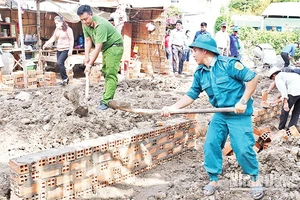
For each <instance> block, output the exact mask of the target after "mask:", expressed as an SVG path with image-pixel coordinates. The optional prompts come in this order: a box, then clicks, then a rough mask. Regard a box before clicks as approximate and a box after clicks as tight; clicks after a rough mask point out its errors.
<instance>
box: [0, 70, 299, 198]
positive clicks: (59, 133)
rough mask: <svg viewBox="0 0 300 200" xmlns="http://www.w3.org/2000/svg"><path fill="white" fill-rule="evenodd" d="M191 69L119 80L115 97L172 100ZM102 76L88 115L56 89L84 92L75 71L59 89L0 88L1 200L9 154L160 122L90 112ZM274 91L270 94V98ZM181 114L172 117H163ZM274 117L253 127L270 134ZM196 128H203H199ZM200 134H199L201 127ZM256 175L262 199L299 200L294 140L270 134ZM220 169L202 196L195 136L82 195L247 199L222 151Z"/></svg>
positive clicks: (262, 82)
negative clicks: (183, 148) (176, 152)
mask: <svg viewBox="0 0 300 200" xmlns="http://www.w3.org/2000/svg"><path fill="white" fill-rule="evenodd" d="M258 74H259V77H260V78H259V85H258V87H257V90H256V91H255V93H254V95H253V98H254V107H256V108H259V107H260V106H261V105H260V103H261V91H262V90H263V89H266V88H268V86H269V84H270V82H271V81H270V80H269V79H268V78H267V77H266V76H265V75H264V73H258ZM192 78H193V77H192V75H190V74H188V75H184V76H182V77H174V76H160V75H155V77H154V78H143V79H133V80H121V79H120V81H119V85H118V89H117V92H116V95H115V99H116V100H122V101H126V102H129V103H131V106H132V107H135V108H150V109H154V108H155V109H159V108H162V107H163V106H167V105H171V104H173V103H174V102H176V101H177V100H178V99H179V98H180V97H181V96H182V95H183V94H184V93H185V92H186V91H187V89H188V88H189V87H190V85H191V83H192ZM103 85H104V80H103V79H102V80H101V82H100V84H98V85H91V86H90V93H89V97H90V98H89V101H88V108H89V115H88V116H87V117H79V116H78V115H76V114H75V113H74V110H75V108H74V106H73V105H72V103H71V102H69V101H68V100H67V99H65V98H64V96H63V93H64V91H65V90H69V89H70V88H71V87H77V88H78V90H79V94H80V96H81V102H83V98H84V89H85V79H84V77H83V72H82V71H78V72H75V79H74V83H72V84H70V85H68V86H67V87H61V86H53V87H43V88H38V89H30V90H29V89H28V90H13V91H1V92H0V102H1V104H0V110H1V112H0V125H1V126H0V132H1V137H0V144H1V155H0V165H1V166H0V172H1V174H0V197H3V198H4V199H5V198H7V199H9V193H10V189H9V188H10V186H9V166H8V161H9V159H11V158H15V157H19V156H23V155H26V154H29V153H33V152H38V151H41V150H45V149H49V148H57V147H59V146H63V145H70V144H73V143H78V142H80V141H84V140H89V139H92V138H97V137H99V136H105V135H109V134H114V133H119V132H122V131H127V130H131V129H139V128H141V129H142V128H143V127H146V126H155V125H156V122H157V121H166V120H169V119H170V118H162V117H161V116H160V115H138V114H133V113H126V112H123V111H118V110H112V109H108V110H105V111H100V110H97V106H98V104H99V99H100V98H101V94H102V92H103ZM276 94H277V91H274V92H272V93H271V94H270V96H269V98H270V99H272V98H274V97H275V96H276ZM210 107H211V105H210V104H209V102H208V99H207V96H206V94H201V95H200V98H199V99H197V100H196V101H195V102H194V104H192V105H191V106H190V107H189V108H210ZM211 115H212V114H200V115H198V121H199V125H200V127H202V128H203V130H205V129H206V127H207V124H208V122H209V120H210V118H211ZM178 117H183V115H174V116H172V117H171V118H178ZM278 123H279V121H278V117H277V118H274V119H270V120H268V121H267V122H265V123H263V124H262V125H261V126H263V127H266V126H267V127H270V128H271V130H272V133H276V132H277V129H276V127H277V125H278ZM203 132H204V131H203ZM202 135H203V133H202ZM258 159H259V161H260V165H259V169H260V175H261V176H260V178H261V181H262V183H263V186H264V189H265V197H264V199H300V193H299V191H300V173H299V172H300V140H299V139H297V138H292V137H291V138H290V139H289V140H287V141H284V140H280V139H277V140H275V141H272V142H271V145H270V147H269V148H268V149H266V150H263V151H262V152H260V153H259V154H258ZM223 161H224V162H223V173H222V175H221V176H220V181H219V186H220V189H219V190H218V191H217V192H216V193H215V195H214V196H211V197H205V196H204V195H203V192H202V188H203V187H204V185H205V184H207V183H208V176H207V174H206V172H205V170H204V167H203V140H201V139H199V140H198V141H197V145H196V148H195V149H192V150H190V151H188V152H185V153H184V154H183V155H181V156H180V157H179V158H178V159H173V160H171V161H169V162H165V163H164V164H163V165H159V166H157V167H156V168H154V169H152V170H150V171H147V172H145V173H143V174H140V175H137V176H136V177H134V178H132V179H129V180H126V181H125V182H123V183H119V184H115V185H113V186H109V187H106V188H103V189H102V190H101V191H99V192H98V193H96V194H94V195H93V197H89V198H88V199H134V200H143V199H145V200H155V199H167V200H173V199H189V200H192V199H239V200H240V199H251V196H250V191H249V189H248V188H249V177H248V176H246V175H243V174H242V173H241V168H240V166H239V165H238V163H237V161H236V159H235V158H234V156H224V157H223Z"/></svg>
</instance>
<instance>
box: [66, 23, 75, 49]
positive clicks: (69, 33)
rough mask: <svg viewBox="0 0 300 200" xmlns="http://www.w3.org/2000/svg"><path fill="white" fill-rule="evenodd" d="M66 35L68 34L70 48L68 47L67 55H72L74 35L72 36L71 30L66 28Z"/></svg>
mask: <svg viewBox="0 0 300 200" xmlns="http://www.w3.org/2000/svg"><path fill="white" fill-rule="evenodd" d="M67 33H68V37H69V41H70V47H69V52H68V55H72V53H73V47H74V34H73V30H72V29H71V28H68V29H67Z"/></svg>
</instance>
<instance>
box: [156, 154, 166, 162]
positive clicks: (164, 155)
mask: <svg viewBox="0 0 300 200" xmlns="http://www.w3.org/2000/svg"><path fill="white" fill-rule="evenodd" d="M167 156H168V152H161V153H160V154H158V155H157V157H156V159H157V160H160V159H163V158H166V157H167Z"/></svg>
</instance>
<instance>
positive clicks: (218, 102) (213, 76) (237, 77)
mask: <svg viewBox="0 0 300 200" xmlns="http://www.w3.org/2000/svg"><path fill="white" fill-rule="evenodd" d="M189 47H190V48H192V51H193V57H194V59H195V60H196V62H197V63H198V64H199V66H198V67H197V69H196V71H195V73H194V80H193V83H192V86H191V87H190V89H189V90H188V91H187V92H186V94H185V95H184V96H183V97H182V98H181V99H180V100H179V101H177V102H176V103H175V104H173V105H171V106H166V107H163V109H162V116H169V115H170V111H171V110H174V109H181V108H184V107H186V106H188V105H190V104H192V103H193V102H194V101H195V100H196V99H197V98H198V97H199V95H200V93H202V92H204V91H205V92H206V94H207V96H208V98H209V102H210V103H211V104H212V106H214V107H216V108H227V107H234V112H226V113H225V112H224V113H215V114H214V115H213V117H212V120H211V121H210V123H209V127H208V130H207V134H206V140H205V143H204V168H205V170H206V172H207V173H208V175H209V180H210V182H209V183H208V184H207V185H206V186H205V187H204V188H203V192H204V194H205V195H208V196H209V195H213V194H214V192H215V191H216V190H217V189H218V177H219V175H220V174H221V173H222V149H223V147H224V145H225V142H226V140H227V137H228V135H230V142H231V147H232V149H233V151H234V153H235V155H236V158H237V161H238V163H239V165H240V166H241V167H242V170H243V173H245V174H249V175H250V179H251V192H252V197H253V198H254V199H260V198H262V197H263V188H262V185H261V184H260V181H259V180H258V160H257V157H256V153H255V151H254V150H253V146H254V144H255V139H254V136H253V127H252V118H251V116H252V113H253V107H252V104H253V99H252V98H251V95H252V94H253V92H254V91H255V89H256V86H257V83H258V77H257V75H256V74H255V72H253V71H251V70H250V69H248V68H247V67H245V66H244V65H243V64H242V63H241V62H240V61H239V60H238V59H236V58H230V57H225V56H221V55H220V53H219V51H218V48H217V44H216V41H215V40H214V39H213V38H211V37H209V36H207V35H199V36H198V37H197V39H196V40H195V41H194V42H193V43H192V44H191V45H189Z"/></svg>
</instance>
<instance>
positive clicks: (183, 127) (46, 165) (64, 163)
mask: <svg viewBox="0 0 300 200" xmlns="http://www.w3.org/2000/svg"><path fill="white" fill-rule="evenodd" d="M195 125H196V122H195V121H193V120H186V119H175V120H172V121H170V122H168V123H167V124H165V125H164V126H162V127H156V128H151V129H148V130H135V131H129V132H123V133H118V134H114V135H109V136H106V137H101V138H98V139H95V140H89V141H85V142H83V143H80V144H77V145H76V146H69V147H64V148H59V149H50V150H46V151H41V152H38V153H35V154H30V155H27V156H23V157H20V158H15V159H12V160H10V163H9V164H10V172H11V190H12V198H11V199H22V200H37V199H76V198H80V197H83V196H86V195H89V194H90V193H92V192H93V191H97V189H99V188H103V187H106V186H108V185H112V184H115V183H120V182H122V181H124V180H126V179H128V178H130V177H133V176H135V175H137V174H139V173H142V172H145V171H148V170H150V169H152V168H153V167H155V166H157V165H159V164H161V163H163V162H165V161H168V160H171V159H173V158H174V157H175V156H178V155H180V154H181V153H183V152H184V151H185V150H187V149H190V148H192V147H194V144H195V139H196V134H195Z"/></svg>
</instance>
